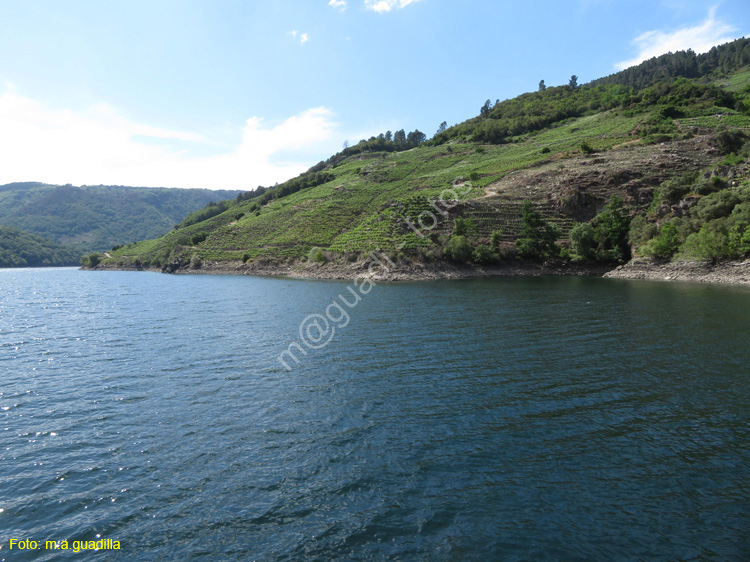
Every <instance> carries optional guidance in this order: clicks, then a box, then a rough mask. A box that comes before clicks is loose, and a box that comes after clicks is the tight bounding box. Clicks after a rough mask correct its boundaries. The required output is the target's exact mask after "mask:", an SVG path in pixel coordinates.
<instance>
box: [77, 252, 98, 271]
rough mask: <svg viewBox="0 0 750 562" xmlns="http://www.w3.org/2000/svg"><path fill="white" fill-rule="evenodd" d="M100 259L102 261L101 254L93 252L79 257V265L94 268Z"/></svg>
mask: <svg viewBox="0 0 750 562" xmlns="http://www.w3.org/2000/svg"><path fill="white" fill-rule="evenodd" d="M101 261H102V256H101V254H97V253H94V254H91V255H88V256H83V257H82V258H81V265H82V266H83V267H91V268H94V267H96V266H97V265H99V264H100V263H101Z"/></svg>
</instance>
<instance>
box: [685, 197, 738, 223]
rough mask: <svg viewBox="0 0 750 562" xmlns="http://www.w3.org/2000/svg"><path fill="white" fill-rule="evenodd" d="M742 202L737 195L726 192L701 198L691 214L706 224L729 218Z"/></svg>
mask: <svg viewBox="0 0 750 562" xmlns="http://www.w3.org/2000/svg"><path fill="white" fill-rule="evenodd" d="M740 202H741V198H740V196H739V195H738V194H737V193H735V192H733V191H729V190H724V191H720V192H718V193H712V194H710V195H707V196H705V197H703V198H701V200H700V201H698V204H697V205H696V206H695V207H693V209H692V211H691V214H692V215H693V216H694V217H698V218H699V219H701V220H702V221H704V222H706V221H710V220H713V219H719V218H722V217H728V216H729V215H730V214H732V210H734V208H735V206H736V205H737V204H739V203H740Z"/></svg>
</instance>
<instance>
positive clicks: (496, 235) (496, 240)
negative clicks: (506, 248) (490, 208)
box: [490, 229, 503, 249]
mask: <svg viewBox="0 0 750 562" xmlns="http://www.w3.org/2000/svg"><path fill="white" fill-rule="evenodd" d="M502 241H503V231H502V229H498V230H494V231H493V232H492V234H491V235H490V247H491V248H493V249H495V248H498V247H499V246H500V244H501V243H502Z"/></svg>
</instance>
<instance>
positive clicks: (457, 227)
mask: <svg viewBox="0 0 750 562" xmlns="http://www.w3.org/2000/svg"><path fill="white" fill-rule="evenodd" d="M476 233H477V225H476V222H475V221H474V219H464V218H463V217H456V218H455V220H454V221H453V233H452V234H453V236H475V235H476Z"/></svg>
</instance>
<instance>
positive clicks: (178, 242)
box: [174, 234, 192, 246]
mask: <svg viewBox="0 0 750 562" xmlns="http://www.w3.org/2000/svg"><path fill="white" fill-rule="evenodd" d="M191 242H192V240H191V239H190V237H189V236H188V235H187V234H179V235H177V238H175V240H174V243H175V246H190V245H191Z"/></svg>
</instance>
